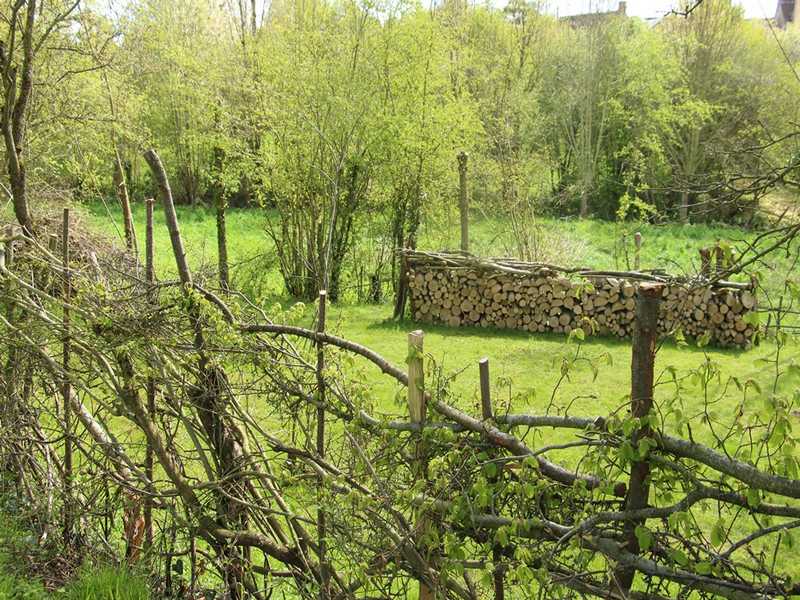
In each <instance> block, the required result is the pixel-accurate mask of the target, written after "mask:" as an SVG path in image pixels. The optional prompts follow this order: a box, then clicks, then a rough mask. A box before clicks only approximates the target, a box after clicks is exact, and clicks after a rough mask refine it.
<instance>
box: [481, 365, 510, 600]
mask: <svg viewBox="0 0 800 600" xmlns="http://www.w3.org/2000/svg"><path fill="white" fill-rule="evenodd" d="M478 370H479V372H480V379H481V416H482V417H483V420H484V421H491V420H492V419H494V414H493V412H492V394H491V387H490V385H489V359H488V358H482V359H480V361H478ZM492 482H494V480H492ZM502 558H503V552H502V548H501V547H500V546H493V547H492V562H493V563H494V572H493V573H492V581H493V582H494V598H495V600H505V597H506V590H505V582H504V581H503V579H504V578H503V567H502V565H501V564H500V562H501V560H502Z"/></svg>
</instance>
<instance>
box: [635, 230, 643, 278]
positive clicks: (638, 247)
mask: <svg viewBox="0 0 800 600" xmlns="http://www.w3.org/2000/svg"><path fill="white" fill-rule="evenodd" d="M633 243H634V245H635V246H636V252H635V253H634V255H633V270H634V271H638V270H639V265H640V264H641V262H640V255H641V253H642V234H641V232H639V231H637V232H636V233H635V234H633Z"/></svg>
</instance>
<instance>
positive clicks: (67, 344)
mask: <svg viewBox="0 0 800 600" xmlns="http://www.w3.org/2000/svg"><path fill="white" fill-rule="evenodd" d="M61 263H62V265H61V266H62V269H63V272H64V287H63V295H64V309H63V314H62V318H63V325H64V341H63V346H62V357H61V358H62V367H63V369H64V381H63V382H62V389H61V393H62V401H63V402H64V545H65V546H68V545H70V544H71V543H72V535H73V531H72V527H73V506H72V405H71V404H70V395H71V394H72V384H71V383H70V380H69V360H70V355H71V354H72V339H71V337H70V314H69V302H70V299H71V297H72V281H71V277H70V269H69V209H68V208H65V209H64V214H63V221H62V228H61Z"/></svg>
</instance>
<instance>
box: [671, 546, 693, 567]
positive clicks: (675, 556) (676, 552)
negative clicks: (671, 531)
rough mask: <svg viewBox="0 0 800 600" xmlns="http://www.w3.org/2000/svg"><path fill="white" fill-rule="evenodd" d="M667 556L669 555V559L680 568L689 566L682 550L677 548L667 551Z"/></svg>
mask: <svg viewBox="0 0 800 600" xmlns="http://www.w3.org/2000/svg"><path fill="white" fill-rule="evenodd" d="M667 554H669V557H670V558H671V559H672V560H673V561H674V562H676V563H678V564H679V565H680V566H682V567H685V566H686V565H688V564H689V558H688V557H687V556H686V554H685V553H684V551H683V550H680V549H678V548H670V549H669V550H667Z"/></svg>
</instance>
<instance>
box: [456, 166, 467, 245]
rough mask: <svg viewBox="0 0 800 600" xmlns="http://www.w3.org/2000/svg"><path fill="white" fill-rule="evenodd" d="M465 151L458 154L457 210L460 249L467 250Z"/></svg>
mask: <svg viewBox="0 0 800 600" xmlns="http://www.w3.org/2000/svg"><path fill="white" fill-rule="evenodd" d="M468 160H469V155H468V154H467V153H466V152H460V153H459V154H458V210H459V213H460V215H461V250H462V252H469V195H468V189H467V161H468Z"/></svg>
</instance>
